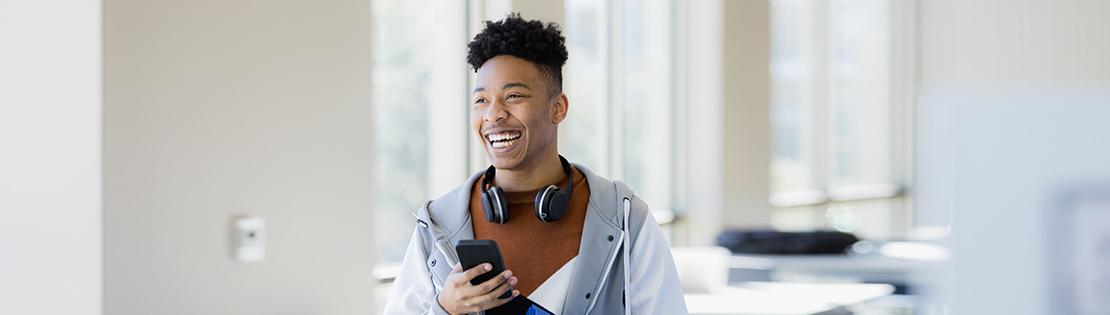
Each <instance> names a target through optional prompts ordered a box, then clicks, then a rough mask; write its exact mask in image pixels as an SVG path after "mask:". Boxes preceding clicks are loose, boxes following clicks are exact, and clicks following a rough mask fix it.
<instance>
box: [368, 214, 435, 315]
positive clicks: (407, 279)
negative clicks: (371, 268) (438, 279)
mask: <svg viewBox="0 0 1110 315" xmlns="http://www.w3.org/2000/svg"><path fill="white" fill-rule="evenodd" d="M421 247H422V246H421V243H420V232H419V231H413V233H412V238H411V239H410V240H409V246H408V249H407V250H406V251H405V258H404V260H403V261H402V262H401V272H400V273H398V274H397V278H396V279H395V280H394V281H393V286H392V287H390V288H389V297H388V298H387V299H386V302H385V310H384V311H383V312H382V314H386V315H393V314H406V315H407V314H427V315H432V314H434V315H449V314H448V313H447V311H445V310H444V309H443V307H441V306H440V305H439V302H437V300H436V294H437V293H436V289H435V284H434V283H432V274H431V272H430V271H428V267H426V266H425V265H424V262H425V261H427V259H428V257H427V255H426V254H424V251H423V250H422V249H421Z"/></svg>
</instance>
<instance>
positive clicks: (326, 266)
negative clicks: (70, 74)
mask: <svg viewBox="0 0 1110 315" xmlns="http://www.w3.org/2000/svg"><path fill="white" fill-rule="evenodd" d="M103 18H104V231H105V233H104V264H105V266H104V310H105V313H106V314H113V315H127V314H136V315H139V314H237V315H239V314H369V313H372V312H373V310H374V308H373V305H371V304H372V302H371V293H372V289H373V280H372V278H371V268H372V265H373V263H374V260H373V259H372V257H371V255H372V253H373V250H372V249H373V247H372V246H373V242H372V241H371V235H372V234H373V233H372V230H371V228H372V226H373V225H372V223H373V222H371V218H372V211H374V209H371V192H372V191H373V189H372V187H371V183H372V177H371V168H372V165H373V163H372V161H371V158H372V154H371V153H372V147H371V143H370V141H371V134H370V131H371V129H372V128H371V122H372V119H371V116H370V115H371V112H370V111H371V106H370V95H369V91H370V84H371V82H370V77H371V72H370V64H371V59H370V34H371V30H370V26H371V24H370V2H369V1H363V0H331V1H291V0H253V1H252V0H248V1H217V0H188V1H185V0H160V1H124V0H106V1H105V2H104V15H103ZM241 214H251V215H257V216H261V217H263V218H265V219H266V221H267V224H268V239H267V242H268V253H267V257H266V260H265V261H263V262H259V263H251V264H244V263H238V262H235V261H233V260H232V259H231V258H230V255H229V252H230V246H229V224H230V220H231V219H232V218H233V217H234V216H236V215H241Z"/></svg>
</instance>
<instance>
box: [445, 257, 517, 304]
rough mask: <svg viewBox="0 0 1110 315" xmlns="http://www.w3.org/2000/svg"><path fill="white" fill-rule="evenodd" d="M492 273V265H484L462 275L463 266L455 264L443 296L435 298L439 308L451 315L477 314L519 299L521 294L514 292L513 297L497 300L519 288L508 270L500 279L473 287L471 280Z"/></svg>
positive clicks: (496, 278)
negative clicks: (516, 298) (518, 296)
mask: <svg viewBox="0 0 1110 315" xmlns="http://www.w3.org/2000/svg"><path fill="white" fill-rule="evenodd" d="M490 269H493V265H490V264H488V263H485V264H480V265H477V266H474V268H470V269H469V270H467V271H465V272H464V271H462V265H459V264H455V267H454V268H452V269H451V274H450V275H448V276H447V281H445V283H444V284H443V292H440V293H439V296H437V297H436V300H437V301H438V302H439V305H440V306H442V307H443V309H444V310H446V311H447V312H448V313H451V314H452V315H460V314H465V313H477V312H480V311H484V310H488V309H491V308H494V307H498V306H501V304H505V303H508V302H509V301H510V300H512V299H513V298H514V297H516V296H517V295H520V291H517V290H513V294H512V296H509V297H508V298H505V299H499V298H497V297H499V296H501V295H502V294H505V292H507V291H509V290H512V289H513V288H512V287H513V286H514V285H516V281H517V279H516V277H513V272H512V271H509V270H505V271H504V272H502V273H501V274H500V275H497V276H496V277H493V278H490V279H489V280H486V282H483V283H481V284H478V285H472V284H470V280H471V279H474V277H477V276H479V275H481V274H483V273H486V272H488V271H490Z"/></svg>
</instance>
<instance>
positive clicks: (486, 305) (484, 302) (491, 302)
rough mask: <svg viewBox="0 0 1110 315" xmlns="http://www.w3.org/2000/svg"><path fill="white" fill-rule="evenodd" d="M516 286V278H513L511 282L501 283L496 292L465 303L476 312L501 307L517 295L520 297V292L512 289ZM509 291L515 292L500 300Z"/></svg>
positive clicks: (476, 297) (495, 289) (493, 291)
mask: <svg viewBox="0 0 1110 315" xmlns="http://www.w3.org/2000/svg"><path fill="white" fill-rule="evenodd" d="M515 284H516V278H512V279H510V280H509V281H505V282H503V283H501V284H500V285H498V286H497V287H496V288H494V290H492V291H490V292H488V293H486V294H482V295H479V296H475V297H473V298H470V299H467V300H466V301H465V302H464V303H465V304H466V305H470V306H472V307H473V310H474V311H481V310H488V309H491V308H494V307H498V306H501V305H502V304H505V303H508V302H509V301H511V300H512V299H513V298H514V297H516V296H517V295H520V291H518V290H513V288H512V286H513V285H515ZM509 290H512V292H513V293H512V294H511V295H509V297H507V298H504V299H502V298H500V297H501V295H502V294H505V292H508V291H509Z"/></svg>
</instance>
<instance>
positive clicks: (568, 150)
mask: <svg viewBox="0 0 1110 315" xmlns="http://www.w3.org/2000/svg"><path fill="white" fill-rule="evenodd" d="M608 14H609V10H608V8H607V3H606V2H604V1H592V0H568V1H567V2H566V25H564V26H563V31H564V36H566V38H567V42H566V45H567V52H568V53H569V54H570V57H569V59H568V60H567V66H566V68H565V69H564V70H565V71H563V75H564V76H563V88H564V90H565V92H566V94H567V98H568V99H569V101H570V109H569V110H568V112H567V119H566V120H565V121H564V122H563V124H562V125H561V126H560V127H559V129H560V136H559V140H560V143H559V145H560V146H561V147H560V149H559V151H560V152H562V153H563V155H565V156H566V157H567V159H568V160H570V161H571V162H575V163H581V164H583V165H586V166H587V167H589V168H590V169H591V170H593V171H594V172H597V173H598V174H602V175H606V176H610V175H611V174H609V167H608V166H609V150H608V148H609V147H610V146H611V145H612V143H611V142H610V131H609V126H610V125H611V124H610V123H609V117H610V115H609V94H608V92H607V91H609V90H610V88H611V87H610V85H609V83H610V80H608V78H609V62H608V55H609V36H608V32H609V26H608V25H609V24H608V23H609V19H608Z"/></svg>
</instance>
